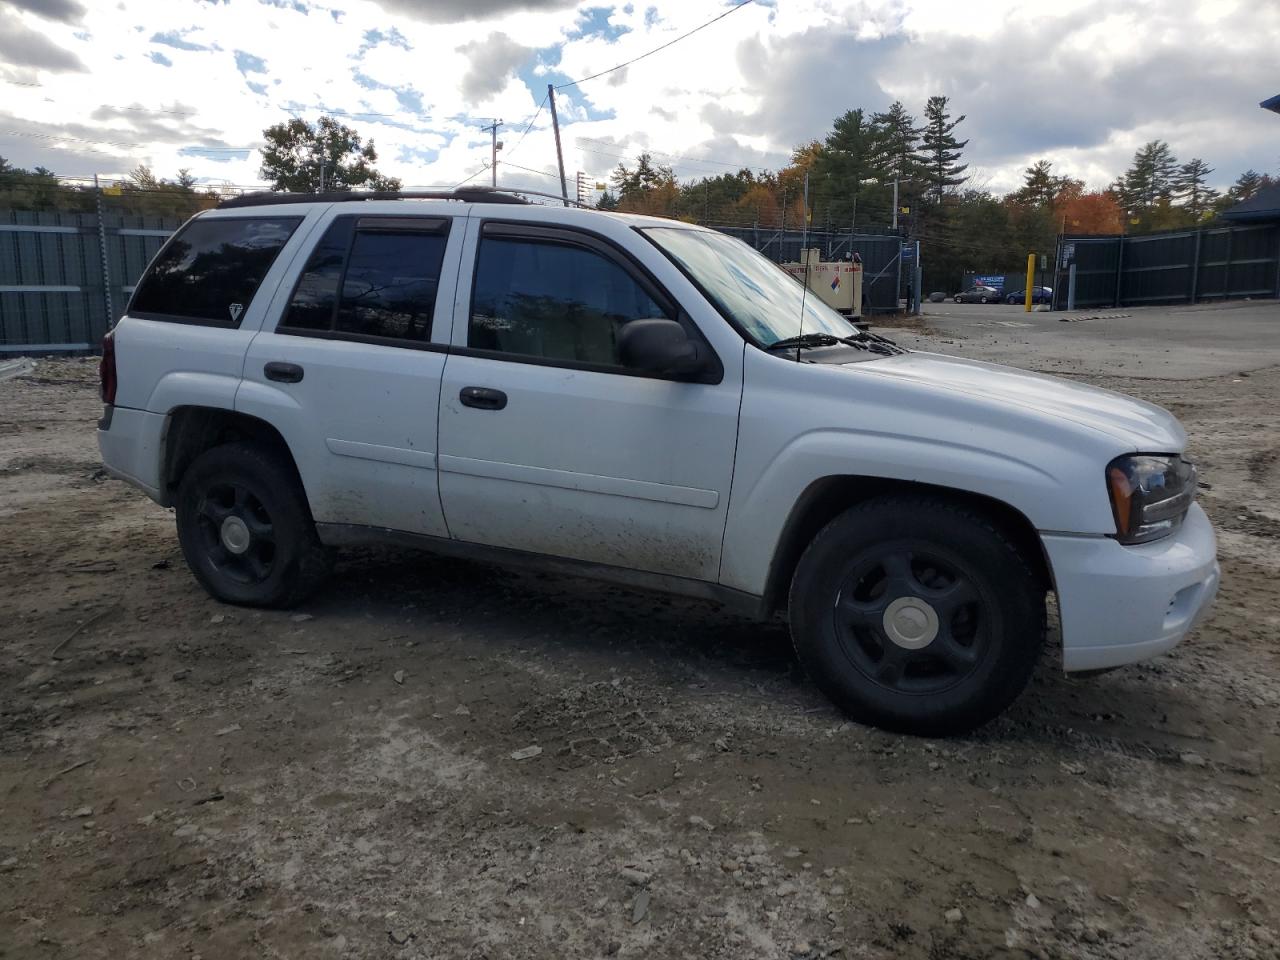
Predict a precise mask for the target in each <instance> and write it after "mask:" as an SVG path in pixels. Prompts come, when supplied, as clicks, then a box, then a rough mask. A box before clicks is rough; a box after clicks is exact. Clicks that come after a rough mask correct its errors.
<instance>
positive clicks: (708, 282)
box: [643, 227, 858, 347]
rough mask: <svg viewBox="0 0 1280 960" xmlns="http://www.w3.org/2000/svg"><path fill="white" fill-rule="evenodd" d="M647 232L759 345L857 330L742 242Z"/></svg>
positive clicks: (703, 234) (699, 233)
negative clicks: (792, 338)
mask: <svg viewBox="0 0 1280 960" xmlns="http://www.w3.org/2000/svg"><path fill="white" fill-rule="evenodd" d="M643 233H644V234H645V235H646V236H648V237H649V239H650V240H652V241H653V242H654V243H655V244H657V245H658V247H659V249H661V250H662V251H663V252H664V253H666V255H667V256H669V257H670V258H671V259H672V260H674V261H675V262H676V264H677V265H678V266H680V267H681V268H683V269H684V271H685V272H686V273H687V274H688V275H689V276H690V277H691V278H692V279H693V282H694V283H696V284H697V285H698V286H699V287H701V288H702V291H703V293H705V294H706V295H707V297H708V298H709V299H710V300H711V301H712V302H713V303H714V304H715V305H716V307H717V308H718V309H719V310H720V311H721V312H722V313H723V314H724V315H725V316H726V317H727V318H728V319H729V320H731V321H732V322H733V323H735V324H737V326H738V327H739V328H740V329H742V330H744V331H746V333H747V334H748V335H749V336H750V337H752V338H753V339H754V340H755V341H756V342H757V343H758V344H759V345H761V346H765V347H767V346H770V345H771V344H774V343H777V342H778V341H780V340H787V339H790V338H791V337H795V336H798V335H799V334H801V333H804V334H810V333H826V334H830V335H831V336H835V337H850V336H853V335H855V334H857V332H858V330H857V328H856V327H855V326H854V325H853V324H852V323H850V322H849V321H848V320H846V319H845V318H844V317H842V316H840V314H838V313H836V312H835V311H834V310H832V309H831V308H830V307H828V306H827V305H826V304H825V303H823V302H822V301H821V300H820V299H818V296H817V295H816V294H815V293H813V292H812V291H809V292H808V293H807V294H806V293H805V288H804V285H803V284H802V283H800V282H799V281H798V280H796V279H795V278H794V277H792V276H791V275H790V274H788V273H786V272H785V271H784V270H783V269H782V268H781V267H779V266H778V265H777V264H775V263H774V262H773V261H772V260H769V259H767V258H766V257H763V256H761V255H760V254H759V253H757V252H756V251H755V250H753V249H752V248H751V247H749V246H748V245H747V244H745V243H743V242H742V241H741V240H737V239H735V238H733V237H730V236H728V235H727V234H723V233H715V232H714V231H711V230H693V229H689V228H681V227H651V228H648V229H645V230H644V231H643Z"/></svg>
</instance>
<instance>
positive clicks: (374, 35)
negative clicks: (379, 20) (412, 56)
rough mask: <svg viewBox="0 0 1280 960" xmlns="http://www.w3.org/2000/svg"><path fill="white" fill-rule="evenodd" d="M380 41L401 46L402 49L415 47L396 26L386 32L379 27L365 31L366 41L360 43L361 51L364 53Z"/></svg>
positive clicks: (393, 45)
mask: <svg viewBox="0 0 1280 960" xmlns="http://www.w3.org/2000/svg"><path fill="white" fill-rule="evenodd" d="M380 43H385V44H387V45H388V46H392V47H399V48H400V49H401V50H412V49H413V47H411V46H410V45H409V41H408V40H406V39H405V37H404V34H402V33H401V32H400V31H399V30H397V29H396V28H395V27H392V28H391V29H390V30H388V31H387V32H386V33H383V32H382V31H381V30H377V29H374V30H366V31H365V32H364V43H362V44H361V45H360V53H364V52H365V51H366V50H369V49H371V48H373V47H376V46H377V45H378V44H380Z"/></svg>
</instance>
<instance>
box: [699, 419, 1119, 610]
mask: <svg viewBox="0 0 1280 960" xmlns="http://www.w3.org/2000/svg"><path fill="white" fill-rule="evenodd" d="M836 476H858V477H865V478H873V479H877V480H892V481H901V482H902V483H904V484H906V483H924V484H929V485H932V486H935V487H946V488H948V489H953V490H957V491H963V492H966V493H972V494H978V495H980V496H984V497H989V498H991V499H994V500H998V501H1000V502H1002V503H1005V504H1007V505H1008V506H1010V507H1012V508H1013V509H1014V510H1017V511H1018V512H1019V513H1021V514H1023V515H1024V516H1026V517H1028V518H1029V519H1031V520H1032V523H1033V524H1035V525H1036V526H1037V527H1040V528H1042V529H1070V528H1071V527H1072V526H1078V525H1079V518H1078V512H1073V514H1072V516H1071V518H1070V520H1068V518H1067V516H1065V515H1064V514H1060V513H1059V514H1056V512H1055V511H1054V510H1053V509H1052V507H1051V505H1052V504H1053V503H1055V502H1062V501H1066V500H1071V499H1074V498H1071V497H1069V496H1068V491H1067V489H1066V487H1065V482H1066V481H1064V478H1062V477H1060V476H1057V475H1055V474H1054V473H1053V472H1051V471H1049V470H1047V469H1044V468H1043V467H1041V466H1038V465H1037V464H1036V463H1035V462H1032V461H1030V460H1027V459H1022V458H1019V457H1014V456H1010V455H1006V454H1000V453H996V452H993V451H991V450H986V449H980V448H977V447H974V446H970V445H966V444H964V443H962V442H957V441H945V440H939V439H932V438H911V437H903V436H895V435H892V434H885V433H876V432H873V431H858V430H848V429H846V430H836V429H823V430H811V431H808V432H807V433H804V434H802V435H801V436H799V437H797V438H796V439H795V440H793V441H792V442H790V443H788V444H787V445H786V446H784V447H783V448H782V449H780V450H778V451H776V453H774V455H773V456H772V457H771V458H770V460H769V462H768V463H767V464H765V465H764V467H763V469H762V470H761V471H760V472H759V474H758V475H756V476H755V477H754V479H753V480H752V481H751V482H750V483H747V482H743V483H741V484H739V482H738V480H737V478H736V477H735V482H734V490H733V492H732V494H731V496H730V502H729V516H728V522H727V526H726V530H725V548H724V561H723V564H722V567H721V583H723V584H724V585H726V586H732V587H734V588H736V589H739V590H744V591H746V592H748V593H753V594H756V595H762V594H763V593H764V592H765V585H766V582H767V580H768V575H769V567H770V564H771V562H772V560H773V556H774V553H775V551H776V550H777V547H778V544H779V542H780V541H781V538H782V534H783V531H784V528H785V526H786V523H787V521H788V519H789V518H790V516H791V508H792V507H793V506H794V505H795V504H796V503H797V502H798V501H799V500H800V498H801V497H802V496H803V495H804V493H805V491H806V490H808V489H810V487H812V486H813V484H815V483H818V482H820V481H822V480H826V479H828V478H831V477H836ZM1055 514H1056V515H1057V517H1058V519H1059V523H1060V525H1055ZM1037 518H1038V519H1037ZM1107 520H1109V517H1108V518H1100V519H1099V522H1106V521H1107ZM1045 524H1047V526H1045Z"/></svg>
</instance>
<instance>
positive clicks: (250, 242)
mask: <svg viewBox="0 0 1280 960" xmlns="http://www.w3.org/2000/svg"><path fill="white" fill-rule="evenodd" d="M301 222H302V218H301V217H244V218H240V217H237V218H227V217H217V218H206V219H199V220H192V221H191V222H190V223H188V224H187V225H186V226H185V227H183V228H182V229H181V230H179V231H178V232H177V233H176V234H175V235H174V236H173V238H172V239H171V240H170V241H169V242H168V243H167V244H165V246H164V248H163V249H162V250H161V251H160V253H159V255H158V256H157V257H156V259H155V262H154V263H152V265H151V268H150V269H149V270H148V271H147V274H146V276H144V277H143V278H142V280H141V282H140V283H139V284H138V288H137V290H136V291H135V292H134V295H133V300H132V301H131V302H130V304H129V313H130V314H131V315H133V316H138V317H145V318H149V319H154V320H173V321H177V322H185V323H201V324H210V325H214V326H228V327H238V326H239V325H240V320H241V318H243V317H244V315H245V312H246V311H247V310H248V309H249V305H250V304H251V303H252V302H253V298H254V296H255V295H256V294H257V292H258V287H259V286H261V285H262V280H263V278H264V277H265V276H266V275H267V271H268V270H270V269H271V265H272V264H273V263H275V260H276V257H277V256H279V254H280V251H281V249H282V248H283V247H284V245H285V243H287V242H288V240H289V238H290V237H291V236H292V235H293V231H294V230H296V229H297V227H298V224H300V223H301Z"/></svg>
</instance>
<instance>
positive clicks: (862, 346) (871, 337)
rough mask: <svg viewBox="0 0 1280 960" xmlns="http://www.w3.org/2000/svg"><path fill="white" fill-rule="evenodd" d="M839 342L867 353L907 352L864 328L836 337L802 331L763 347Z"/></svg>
mask: <svg viewBox="0 0 1280 960" xmlns="http://www.w3.org/2000/svg"><path fill="white" fill-rule="evenodd" d="M839 344H844V345H845V346H846V347H854V348H855V349H858V350H866V351H868V352H869V353H878V354H880V355H881V356H885V357H892V356H896V355H897V354H899V353H906V352H907V351H906V350H905V349H903V348H902V347H900V346H898V345H897V344H896V343H894V342H893V341H892V340H889V339H887V338H885V337H880V336H877V335H876V334H874V333H867V332H866V331H865V330H859V331H858V332H857V333H855V334H854V335H853V336H851V337H837V336H835V335H834V334H830V333H804V334H801V335H800V336H798V337H787V338H785V339H783V340H775V341H774V342H773V343H771V344H769V345H768V346H767V347H765V349H766V350H770V351H772V350H801V349H804V348H807V347H834V346H837V345H839Z"/></svg>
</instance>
